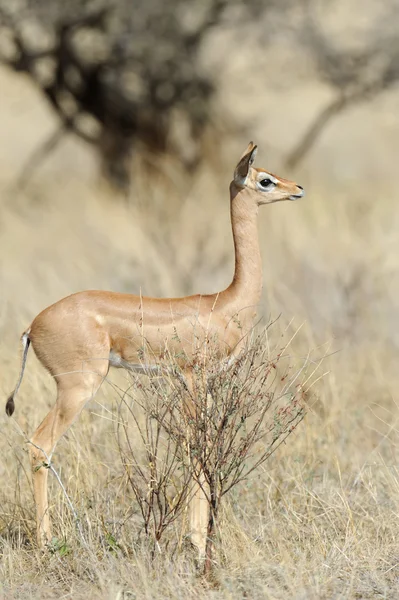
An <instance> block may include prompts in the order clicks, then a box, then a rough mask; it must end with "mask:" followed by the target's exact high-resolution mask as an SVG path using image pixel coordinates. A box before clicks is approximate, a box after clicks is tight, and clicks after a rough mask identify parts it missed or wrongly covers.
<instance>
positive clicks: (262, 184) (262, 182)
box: [259, 179, 274, 189]
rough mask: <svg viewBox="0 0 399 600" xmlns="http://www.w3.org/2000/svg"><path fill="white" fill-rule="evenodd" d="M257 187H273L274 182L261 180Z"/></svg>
mask: <svg viewBox="0 0 399 600" xmlns="http://www.w3.org/2000/svg"><path fill="white" fill-rule="evenodd" d="M259 185H261V186H262V187H263V188H264V189H266V188H268V187H270V186H274V182H273V181H272V180H271V179H262V181H259Z"/></svg>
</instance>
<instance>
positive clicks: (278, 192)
mask: <svg viewBox="0 0 399 600" xmlns="http://www.w3.org/2000/svg"><path fill="white" fill-rule="evenodd" d="M256 152H257V146H255V144H253V142H250V143H249V144H248V147H247V149H246V150H245V152H244V154H243V155H242V157H241V158H240V160H239V162H238V164H237V166H236V168H235V171H234V184H235V185H236V186H237V187H238V188H240V189H244V188H245V189H247V190H251V191H252V192H254V193H255V194H256V196H255V198H256V202H257V204H258V206H260V205H262V204H271V203H272V202H280V201H282V200H298V198H302V196H303V195H304V191H303V188H302V187H301V186H300V185H298V184H296V183H294V182H293V181H289V180H288V179H283V178H282V177H277V175H273V173H269V172H268V171H266V170H265V169H258V168H255V167H253V166H252V165H253V163H254V161H255V156H256Z"/></svg>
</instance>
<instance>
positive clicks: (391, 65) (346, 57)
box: [285, 0, 399, 168]
mask: <svg viewBox="0 0 399 600" xmlns="http://www.w3.org/2000/svg"><path fill="white" fill-rule="evenodd" d="M336 8H337V7H336V6H335V4H334V3H331V1H330V0H321V1H320V0H304V2H303V11H304V13H303V25H302V27H300V28H298V30H297V32H296V35H297V39H298V41H299V43H300V44H301V45H302V46H303V47H304V48H305V50H306V52H307V54H308V56H309V57H310V58H311V60H312V62H313V63H314V65H315V66H316V70H317V72H318V75H319V77H320V79H321V80H322V81H323V82H324V83H327V84H328V85H329V86H330V87H331V88H332V90H333V97H332V99H331V101H330V102H329V104H328V105H327V106H325V107H323V108H322V109H321V111H320V112H319V113H318V114H317V115H316V116H315V118H314V120H313V121H312V122H311V123H310V125H309V127H308V128H307V129H306V130H305V132H304V134H303V136H302V137H301V138H300V139H299V141H298V143H297V144H296V146H295V147H294V149H293V150H292V151H291V152H290V153H289V154H288V156H287V157H286V161H285V162H286V165H287V166H288V167H291V168H293V167H295V166H297V165H298V164H299V163H300V162H301V161H302V160H304V158H305V156H306V155H307V153H308V152H309V151H310V150H311V148H312V147H313V145H314V144H315V142H316V141H317V139H318V138H319V136H320V135H321V133H322V132H323V131H324V129H325V127H326V126H327V125H328V123H330V121H331V120H332V119H333V118H334V117H335V116H337V115H338V114H340V113H342V112H343V111H344V110H346V109H347V108H349V107H350V106H353V105H354V104H356V103H359V102H363V101H366V100H371V99H372V98H374V97H375V96H376V95H377V94H379V93H381V92H383V91H385V90H387V89H389V88H391V87H393V86H394V85H396V84H397V83H398V81H399V36H398V28H399V4H398V2H397V0H385V1H384V2H381V3H380V14H379V17H378V18H373V16H372V11H371V9H370V5H368V6H366V5H365V6H364V14H363V15H362V16H363V17H365V18H363V22H365V23H366V24H367V26H366V28H365V29H366V31H365V32H363V33H364V35H363V36H360V35H358V36H356V35H355V32H354V31H353V26H354V25H355V26H356V25H358V22H359V20H358V18H356V19H353V21H352V23H348V22H345V21H344V19H343V18H342V17H341V21H342V22H341V24H340V32H341V35H338V34H337V32H335V34H334V32H333V31H331V20H332V19H331V13H330V14H329V13H328V11H329V10H331V9H332V11H334V10H336ZM351 28H352V30H351Z"/></svg>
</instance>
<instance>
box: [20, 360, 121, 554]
mask: <svg viewBox="0 0 399 600" xmlns="http://www.w3.org/2000/svg"><path fill="white" fill-rule="evenodd" d="M99 363H100V364H99ZM108 367H109V363H108V360H104V361H102V360H101V361H96V367H95V368H96V372H90V371H87V372H84V371H82V370H81V371H80V372H74V373H68V374H65V375H63V376H57V377H56V380H57V401H56V404H55V405H54V407H53V408H52V409H51V410H50V412H49V413H48V415H47V416H46V417H45V418H44V420H43V422H42V423H41V425H39V427H38V428H37V430H36V431H35V433H34V434H33V437H32V439H31V443H30V447H29V452H30V459H31V465H32V478H33V490H34V497H35V504H36V526H37V541H38V545H39V546H40V547H43V546H44V545H45V544H46V542H48V541H50V540H51V527H50V518H49V508H48V496H47V478H48V462H49V461H50V460H51V455H52V453H53V452H54V449H55V447H56V445H57V442H58V441H59V440H60V439H61V437H62V436H63V435H64V433H65V432H66V431H67V429H68V428H69V427H70V426H71V425H72V423H73V422H74V421H75V419H76V418H77V417H78V415H79V414H80V412H81V410H82V409H83V407H84V405H85V404H86V403H87V402H88V400H90V399H91V398H93V396H94V395H95V394H96V392H97V390H98V389H99V387H100V386H101V384H102V382H103V380H104V377H105V376H106V375H107V372H108Z"/></svg>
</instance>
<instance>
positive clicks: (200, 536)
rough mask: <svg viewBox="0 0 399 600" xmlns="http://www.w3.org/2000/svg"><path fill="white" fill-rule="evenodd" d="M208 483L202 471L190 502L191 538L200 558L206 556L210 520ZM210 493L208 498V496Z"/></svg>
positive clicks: (194, 483)
mask: <svg viewBox="0 0 399 600" xmlns="http://www.w3.org/2000/svg"><path fill="white" fill-rule="evenodd" d="M208 487H209V486H208V484H207V483H206V481H205V477H204V474H203V473H202V472H201V473H200V474H199V477H198V481H194V482H193V492H192V494H191V496H190V499H189V502H188V518H189V526H190V539H191V541H192V543H193V544H194V546H195V547H196V548H197V550H198V554H199V558H200V559H201V560H202V559H204V558H205V548H206V537H207V530H208V520H209V500H208V498H209V493H208ZM207 495H208V498H207Z"/></svg>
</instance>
